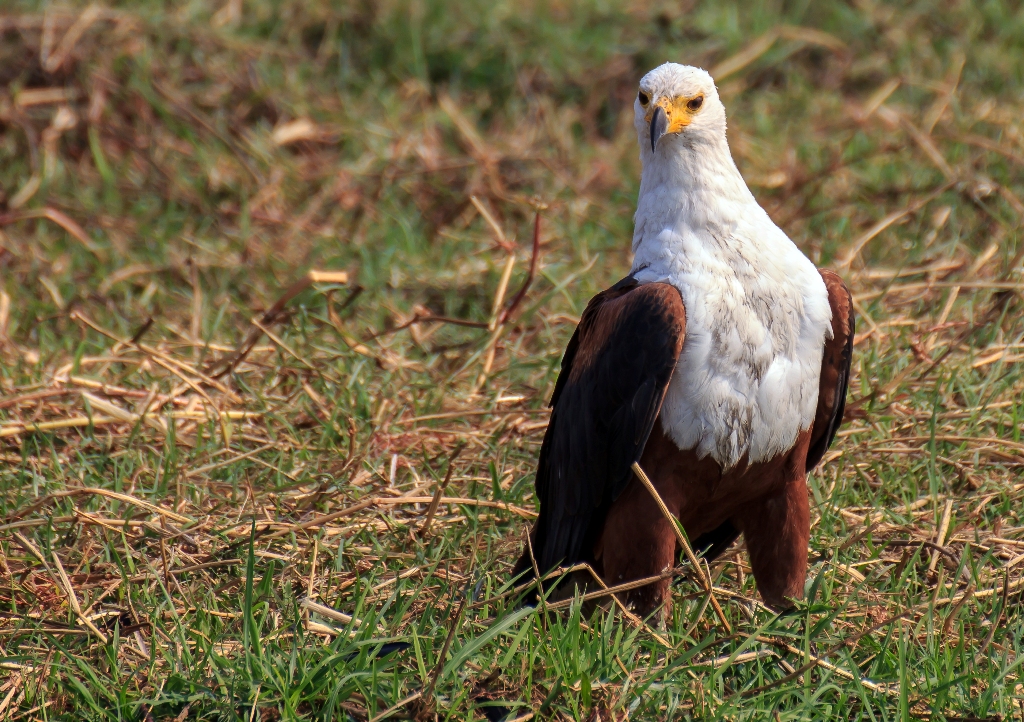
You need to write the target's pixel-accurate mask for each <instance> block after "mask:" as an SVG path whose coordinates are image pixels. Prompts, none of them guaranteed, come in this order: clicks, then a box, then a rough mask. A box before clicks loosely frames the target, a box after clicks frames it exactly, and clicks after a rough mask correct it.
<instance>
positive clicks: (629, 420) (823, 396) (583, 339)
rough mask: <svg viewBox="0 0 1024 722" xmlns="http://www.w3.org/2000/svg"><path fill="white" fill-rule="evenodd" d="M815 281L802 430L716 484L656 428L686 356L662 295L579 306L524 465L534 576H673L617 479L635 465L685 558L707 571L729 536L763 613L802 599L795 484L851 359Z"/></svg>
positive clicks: (651, 289)
mask: <svg viewBox="0 0 1024 722" xmlns="http://www.w3.org/2000/svg"><path fill="white" fill-rule="evenodd" d="M821 276H822V278H823V280H824V281H825V285H826V288H827V290H828V299H829V305H830V306H831V309H832V332H833V333H832V338H831V339H828V340H827V341H826V342H825V344H824V348H823V350H822V365H821V380H820V385H819V392H818V402H817V408H816V413H815V416H814V421H813V423H812V425H811V427H810V428H809V429H807V430H805V431H803V432H801V433H800V434H799V436H798V437H797V439H796V442H795V443H794V445H793V446H792V447H791V448H790V449H788V450H786V451H784V452H783V453H780V454H777V455H776V456H775V457H773V458H771V459H769V460H767V461H763V462H760V463H755V464H749V465H748V464H747V463H746V460H745V459H744V460H743V461H741V462H740V463H739V464H738V465H737V466H735V467H733V468H731V469H728V470H725V471H723V469H722V467H721V466H720V465H719V463H718V462H716V461H715V460H714V459H712V458H711V457H704V458H698V456H697V454H696V453H695V452H694V451H693V450H689V451H684V450H680V449H679V448H678V447H677V446H676V444H675V443H674V442H673V441H672V440H671V439H670V438H669V437H668V436H667V435H666V434H665V433H664V431H663V430H662V428H661V424H660V423H658V417H659V413H660V410H661V404H662V401H663V399H664V397H665V392H666V389H667V388H668V384H669V381H670V379H671V377H672V374H673V371H674V370H675V368H676V364H677V362H678V360H679V355H680V352H681V350H682V348H683V346H684V344H685V343H686V312H685V309H684V307H683V302H682V298H681V296H680V294H679V292H678V291H677V290H676V288H675V287H674V286H672V285H669V284H667V283H648V284H639V283H638V282H637V281H636V280H634V279H633V278H626V279H624V280H623V281H620V282H619V283H617V284H616V285H615V286H613V287H612V288H610V289H608V290H607V291H604V292H602V293H600V294H598V295H597V296H596V297H594V299H593V300H591V302H590V303H589V305H588V306H587V308H586V310H585V311H584V313H583V316H582V318H581V319H580V323H579V326H577V328H576V331H575V333H574V334H573V336H572V339H571V340H570V341H569V345H568V347H567V348H566V351H565V356H564V358H563V360H562V368H561V373H560V374H559V377H558V380H557V382H556V384H555V390H554V393H553V395H552V398H551V406H552V407H553V410H552V414H551V421H550V423H549V425H548V429H547V433H546V435H545V437H544V443H543V446H542V447H541V452H540V458H539V461H538V468H537V480H536V490H537V497H538V500H539V501H540V516H539V518H538V519H537V522H536V524H535V525H534V528H533V531H532V532H531V540H532V548H533V552H534V555H535V560H536V562H537V565H538V567H539V568H540V570H541V572H542V573H543V572H546V571H548V570H550V569H552V568H554V567H556V566H558V565H559V564H562V565H570V564H573V563H578V562H587V563H589V564H591V565H592V566H593V568H594V569H595V571H597V573H598V574H600V575H601V576H602V578H603V579H604V581H605V582H606V583H608V584H610V585H611V584H620V583H623V582H628V581H630V580H633V579H639V578H643V577H646V576H652V575H655V574H658V573H659V572H661V571H663V570H664V569H666V568H668V567H671V566H672V565H673V564H674V563H675V561H676V559H677V556H678V553H679V549H678V548H677V543H676V539H675V536H674V534H673V532H672V529H671V526H670V525H669V522H668V520H666V519H665V518H664V517H663V516H662V515H661V513H660V512H659V510H658V507H657V505H656V503H655V502H654V500H653V499H652V498H651V496H650V494H649V493H648V491H647V490H646V489H645V488H644V487H643V485H642V484H641V483H640V482H639V481H638V480H637V479H636V478H634V476H633V474H632V472H631V470H630V467H631V465H632V463H633V462H634V461H639V462H640V465H641V467H643V469H644V470H645V471H646V472H647V474H648V476H649V477H650V478H651V480H652V481H653V483H654V485H655V487H656V488H657V489H658V492H659V493H660V495H661V496H662V499H663V500H664V501H665V503H666V505H667V506H668V508H669V510H670V511H671V512H672V513H673V514H674V515H675V516H676V517H677V518H678V519H679V520H680V522H681V523H682V525H683V528H684V529H685V530H686V533H687V536H688V537H689V538H690V539H691V540H694V546H695V547H696V548H697V549H698V550H699V551H702V552H703V553H704V554H705V555H706V556H707V557H711V558H714V557H715V556H717V555H718V554H720V553H721V552H722V551H724V550H725V549H726V548H728V546H729V545H730V544H731V543H732V542H733V541H734V540H735V539H736V538H737V536H739V535H740V534H743V536H744V538H745V540H746V546H747V549H748V552H749V554H750V563H751V567H752V568H753V571H754V578H755V580H756V582H757V586H758V589H759V591H760V593H761V596H762V597H763V598H764V600H765V601H766V602H767V603H769V604H771V605H773V606H776V607H785V606H788V605H789V604H790V601H789V600H791V599H794V598H799V597H800V596H802V594H803V585H804V579H805V576H806V569H807V543H808V537H809V507H808V500H807V485H806V475H807V472H808V471H809V470H810V469H812V468H813V467H814V466H815V465H817V464H818V463H819V462H820V461H821V459H822V457H823V455H824V453H825V451H826V450H827V449H828V447H829V445H830V444H831V443H832V440H833V438H834V437H835V434H836V431H837V429H838V427H839V424H840V423H841V422H842V418H843V410H844V405H845V399H846V391H847V385H848V382H849V377H850V362H851V357H852V351H853V331H854V314H853V304H852V299H851V297H850V293H849V291H848V290H847V288H846V286H845V285H844V284H843V282H842V280H841V279H840V278H839V277H838V276H837V275H836V274H834V273H832V272H831V271H821ZM533 561H534V560H531V559H530V556H529V551H528V550H526V551H524V554H523V557H522V558H521V559H520V561H519V564H518V565H517V566H516V570H515V573H517V574H519V573H524V572H525V573H527V574H529V573H530V571H531V570H532V568H533ZM577 579H578V578H577ZM627 596H628V598H629V600H630V602H631V603H632V604H633V605H634V607H635V608H636V609H637V610H638V611H639V612H641V613H643V614H647V613H650V612H652V611H654V610H655V609H657V608H658V607H659V606H662V605H664V607H665V608H667V607H668V605H669V604H670V595H669V581H668V580H664V581H662V582H660V583H657V584H650V585H647V586H645V587H642V588H639V589H636V590H634V591H632V592H630V593H629V594H628V595H627Z"/></svg>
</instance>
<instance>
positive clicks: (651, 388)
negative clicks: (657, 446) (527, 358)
mask: <svg viewBox="0 0 1024 722" xmlns="http://www.w3.org/2000/svg"><path fill="white" fill-rule="evenodd" d="M685 326H686V315H685V312H684V310H683V302H682V298H681V297H680V295H679V292H678V291H677V290H676V289H675V288H674V287H672V286H670V285H668V284H664V283H651V284H644V285H640V284H638V283H637V282H636V281H635V280H633V279H632V278H627V279H625V280H623V281H620V282H619V283H617V284H616V285H615V286H613V287H612V288H610V289H609V290H607V291H604V292H603V293H601V294H599V295H597V296H596V297H595V298H594V299H593V300H592V301H591V302H590V303H589V304H588V306H587V308H586V310H585V311H584V312H583V317H582V318H581V319H580V323H579V326H578V327H577V328H576V332H575V333H574V334H573V337H572V340H570V342H569V346H568V347H567V348H566V353H565V357H564V358H563V360H562V369H561V372H560V374H559V377H558V381H557V382H556V383H555V391H554V394H553V395H552V399H551V405H552V407H553V410H552V412H551V420H550V422H549V424H548V429H547V433H546V435H545V436H544V443H543V446H542V447H541V451H540V459H539V461H538V464H537V481H536V489H537V497H538V500H539V501H540V517H539V518H538V520H537V523H536V525H535V526H534V531H533V535H532V540H533V551H534V554H535V556H536V560H537V563H538V565H539V567H540V569H541V571H542V572H543V571H547V570H548V569H551V568H553V567H555V566H557V565H558V564H560V563H562V562H566V563H572V562H576V561H580V560H583V559H588V558H589V555H590V553H591V550H592V548H593V545H594V542H595V540H596V537H597V534H599V532H600V529H601V526H602V525H603V523H604V518H605V515H606V514H607V512H608V508H609V506H610V505H611V503H612V502H613V501H614V500H615V498H616V497H617V496H618V495H619V494H620V493H621V492H622V490H623V489H624V488H625V487H626V485H627V484H628V483H629V480H630V474H631V473H632V472H631V470H630V467H631V466H632V464H633V462H634V461H637V460H639V459H640V456H641V454H642V453H643V450H644V446H645V445H646V443H647V438H648V436H650V433H651V429H652V428H653V427H654V422H655V420H656V419H657V417H658V413H659V411H660V410H661V402H662V400H663V399H664V397H665V390H666V389H667V388H668V382H669V379H671V377H672V372H673V370H674V369H675V366H676V362H677V360H678V359H679V352H680V349H681V348H682V344H683V335H684V332H685ZM526 564H532V563H531V562H529V560H528V559H526V560H524V561H523V562H521V563H520V565H519V566H518V570H519V571H522V570H524V569H526V568H527V566H526Z"/></svg>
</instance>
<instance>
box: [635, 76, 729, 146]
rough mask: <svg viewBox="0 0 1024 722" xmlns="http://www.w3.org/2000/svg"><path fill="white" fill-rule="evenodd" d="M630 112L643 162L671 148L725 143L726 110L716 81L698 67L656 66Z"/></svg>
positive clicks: (645, 81)
mask: <svg viewBox="0 0 1024 722" xmlns="http://www.w3.org/2000/svg"><path fill="white" fill-rule="evenodd" d="M633 112H634V125H635V126H636V132H637V138H638V140H639V141H640V157H641V159H642V160H644V161H645V162H646V161H647V160H648V159H649V158H650V157H651V156H655V155H657V154H659V153H661V152H665V151H666V150H667V151H669V152H671V151H670V149H671V148H672V147H673V146H677V145H681V146H686V147H690V148H695V147H698V146H700V145H703V144H715V145H720V144H721V143H723V142H724V141H725V107H724V106H723V105H722V101H721V100H720V99H719V97H718V89H717V88H715V81H714V80H713V79H712V77H711V75H710V74H708V72H707V71H706V70H701V69H700V68H694V67H692V66H690V65H680V64H679V63H665V64H664V65H659V66H658V67H657V68H655V69H654V70H652V71H651V72H649V73H647V75H645V76H644V77H643V79H642V80H641V81H640V89H639V91H638V92H637V95H636V102H634V103H633ZM663 149H665V150H663Z"/></svg>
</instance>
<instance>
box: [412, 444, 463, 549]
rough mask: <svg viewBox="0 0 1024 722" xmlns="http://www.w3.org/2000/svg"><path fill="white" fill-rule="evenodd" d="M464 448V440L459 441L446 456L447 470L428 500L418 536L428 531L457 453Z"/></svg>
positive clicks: (452, 469) (449, 478)
mask: <svg viewBox="0 0 1024 722" xmlns="http://www.w3.org/2000/svg"><path fill="white" fill-rule="evenodd" d="M465 448H466V442H462V443H460V444H459V445H458V446H456V447H455V451H453V452H452V455H451V456H449V457H448V471H447V472H445V475H444V481H442V482H441V483H440V484H439V485H438V487H437V490H436V491H435V492H434V498H433V499H431V500H430V506H428V507H427V515H426V517H425V518H424V519H423V525H422V526H421V527H420V536H421V537H425V536H426V535H427V532H428V531H430V523H431V522H432V521H434V514H436V513H437V507H438V506H440V504H441V497H442V496H443V495H444V490H445V489H447V488H448V482H450V481H451V480H452V471H454V470H455V460H456V459H457V458H459V454H461V453H462V450H463V449H465Z"/></svg>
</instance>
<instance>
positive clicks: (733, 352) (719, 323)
mask: <svg viewBox="0 0 1024 722" xmlns="http://www.w3.org/2000/svg"><path fill="white" fill-rule="evenodd" d="M640 87H641V88H642V89H644V91H645V92H647V93H648V94H650V95H652V96H653V99H654V100H656V99H657V98H658V97H661V96H664V95H668V96H669V97H677V96H692V95H696V94H697V93H702V94H704V96H705V100H704V105H703V106H702V108H701V110H700V112H698V113H696V114H694V117H693V120H692V122H691V123H690V124H689V125H687V126H686V127H685V128H683V129H682V131H681V132H679V133H675V134H670V135H665V136H663V137H662V138H661V139H660V141H659V142H658V146H657V149H656V151H653V152H652V150H651V146H650V130H649V126H648V124H647V121H646V120H645V117H644V115H645V113H644V108H643V107H641V105H640V102H639V101H637V103H636V104H635V118H636V121H635V124H636V129H637V134H638V137H639V140H640V160H641V162H642V163H643V175H642V177H641V181H640V198H639V200H638V203H637V211H636V217H635V221H636V228H635V231H634V234H633V252H634V261H633V270H632V275H633V276H634V277H636V278H637V279H638V280H639V281H641V282H642V283H651V282H668V283H671V284H672V285H674V286H675V287H676V288H678V289H679V292H680V293H681V294H682V297H683V304H684V306H685V307H686V338H685V341H684V343H683V350H682V354H681V355H680V358H679V364H678V366H677V368H676V372H675V374H674V376H673V378H672V381H671V383H670V384H669V389H668V394H667V395H666V398H665V402H664V405H663V406H662V411H661V418H662V424H663V428H664V430H665V432H666V433H667V434H668V436H669V437H670V438H671V439H673V441H675V443H676V444H677V445H678V446H679V448H680V449H696V450H697V452H698V454H699V455H700V456H701V457H704V456H708V455H710V456H711V457H712V458H713V459H715V460H716V461H717V462H718V463H719V464H721V465H722V467H723V468H725V469H728V468H731V467H733V466H735V465H736V464H737V463H738V462H739V461H740V460H741V459H743V458H744V457H746V460H747V462H748V463H754V462H759V461H765V460H768V459H771V458H772V457H774V456H776V455H777V454H779V453H781V452H785V451H788V450H789V449H790V448H792V446H793V444H794V443H795V441H796V438H797V436H798V434H799V433H800V432H801V431H802V430H805V429H807V428H808V427H809V426H810V425H811V423H812V421H813V419H814V412H815V406H816V404H817V399H818V383H819V377H820V373H821V360H822V354H823V351H824V342H825V339H826V338H827V337H829V336H831V324H830V321H831V316H832V312H831V308H830V307H829V303H828V292H827V290H826V288H825V284H824V282H823V281H822V279H821V276H820V275H819V274H818V271H817V269H816V268H815V267H814V264H812V263H811V261H810V260H809V259H808V258H807V257H806V256H804V255H803V253H801V252H800V250H799V249H798V248H797V247H796V245H795V244H794V243H793V242H792V241H791V240H790V239H789V238H788V237H787V236H786V234H785V233H783V231H782V230H781V229H779V227H778V226H776V225H775V224H774V223H773V222H772V220H771V218H769V217H768V214H767V213H765V211H764V209H762V208H761V207H760V206H759V205H758V203H757V201H756V200H755V199H754V196H753V194H751V192H750V190H749V189H748V188H747V185H746V183H745V182H744V181H743V177H742V176H741V175H740V173H739V171H738V170H737V169H736V165H735V163H734V162H733V159H732V155H731V153H730V152H729V145H728V143H727V141H726V137H725V109H724V108H723V107H722V103H721V101H720V100H719V98H718V92H717V90H716V89H715V85H714V81H713V80H712V79H711V76H710V75H708V74H707V73H706V72H704V71H703V70H700V69H697V68H691V67H688V66H683V65H676V64H673V63H667V64H665V65H662V66H661V67H659V68H656V69H655V70H653V71H651V72H650V73H649V74H648V75H647V76H645V77H644V79H643V80H642V81H641V85H640Z"/></svg>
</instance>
